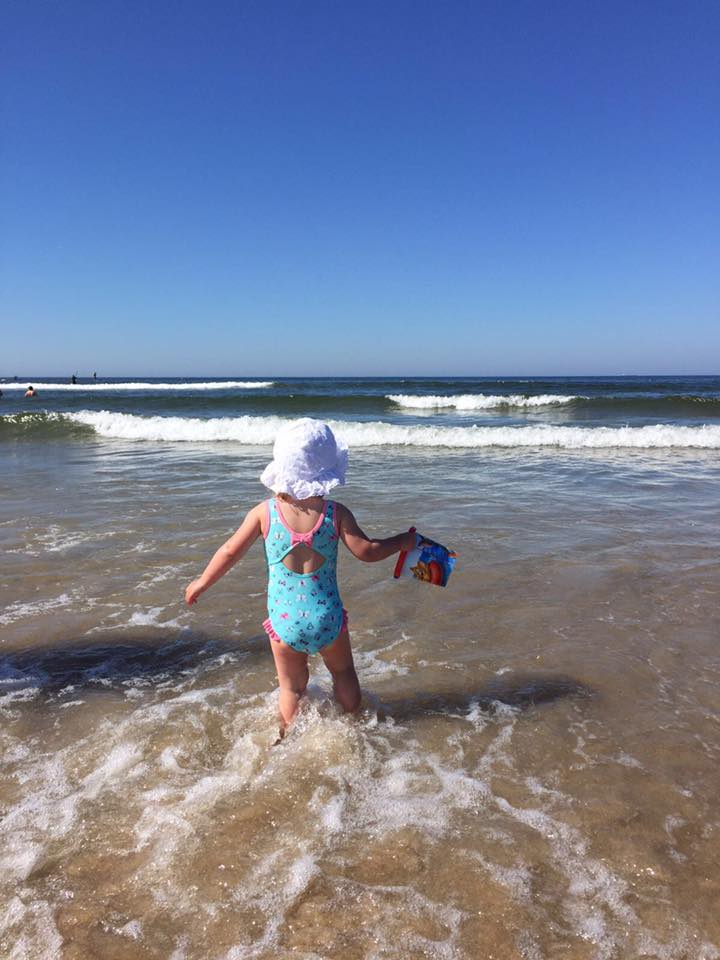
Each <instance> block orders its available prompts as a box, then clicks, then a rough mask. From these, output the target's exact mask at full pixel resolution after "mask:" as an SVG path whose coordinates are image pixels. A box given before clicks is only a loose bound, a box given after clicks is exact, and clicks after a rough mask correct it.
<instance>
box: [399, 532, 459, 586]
mask: <svg viewBox="0 0 720 960" xmlns="http://www.w3.org/2000/svg"><path fill="white" fill-rule="evenodd" d="M410 529H411V530H412V531H413V532H415V528H414V527H411V528H410ZM415 536H416V537H417V542H416V545H415V547H414V548H413V549H412V550H404V551H403V552H402V553H401V554H400V556H399V557H398V560H397V563H396V564H395V573H394V574H393V576H394V577H395V579H396V580H397V579H399V578H401V577H404V578H407V579H410V580H419V581H420V582H421V583H432V584H434V585H435V586H437V587H446V586H447V582H448V580H449V579H450V574H451V573H452V572H453V569H454V567H455V562H456V561H457V554H456V553H455V551H454V550H448V548H447V547H444V546H443V545H442V544H441V543H437V542H436V541H435V540H431V539H430V538H429V537H425V536H423V535H422V534H421V533H417V532H415Z"/></svg>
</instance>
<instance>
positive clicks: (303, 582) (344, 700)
mask: <svg viewBox="0 0 720 960" xmlns="http://www.w3.org/2000/svg"><path fill="white" fill-rule="evenodd" d="M347 463H348V453H347V446H346V445H345V444H344V443H343V442H342V441H340V440H337V439H336V438H335V435H334V434H333V432H332V430H331V429H330V427H329V426H328V425H327V424H326V423H322V422H321V421H320V420H313V419H310V418H309V417H303V418H302V419H300V420H293V421H292V422H291V423H289V424H287V425H286V426H284V427H283V428H282V429H281V430H280V431H279V433H278V435H277V438H276V440H275V446H274V448H273V459H272V461H271V463H269V464H268V466H267V467H266V468H265V470H264V471H263V473H262V475H261V477H260V480H261V481H262V483H263V484H264V485H265V486H266V487H269V489H270V490H272V491H273V492H274V493H275V494H276V496H275V497H273V498H271V499H269V500H264V501H263V502H262V503H259V504H258V505H257V506H255V507H253V508H252V510H250V512H249V513H248V514H247V516H246V517H245V519H244V520H243V522H242V524H241V525H240V527H239V529H238V530H237V532H236V533H234V534H233V535H232V537H230V539H229V540H228V541H227V542H226V543H224V544H223V545H222V546H221V547H220V549H219V550H218V551H217V553H216V554H215V555H214V557H213V558H212V560H211V561H210V563H209V564H208V565H207V567H206V569H205V572H204V573H203V574H202V576H200V577H198V578H197V580H193V582H192V583H191V584H190V585H189V586H188V588H187V590H186V591H185V600H186V601H187V603H189V604H192V603H195V602H196V601H197V599H198V597H199V596H200V595H201V594H202V593H204V592H205V591H206V590H207V589H208V588H209V587H211V586H212V585H213V584H214V583H216V582H217V581H218V580H219V579H220V577H222V576H224V575H225V574H226V573H227V572H228V570H229V569H230V568H231V567H232V566H233V565H234V564H235V563H237V561H238V560H239V559H240V558H241V557H242V556H244V555H245V553H247V551H248V549H249V548H250V546H251V545H252V544H253V543H254V542H255V540H257V538H258V537H262V538H263V541H264V544H265V558H266V561H267V570H268V617H267V620H265V622H264V623H263V627H264V628H265V632H266V633H267V635H268V637H269V638H270V648H271V650H272V652H273V657H274V659H275V667H276V669H277V674H278V681H279V686H280V734H281V736H282V735H283V734H284V732H285V730H286V729H287V727H288V725H289V724H290V723H291V721H292V719H293V717H294V716H295V714H296V712H297V709H298V702H299V700H300V698H301V697H302V695H303V693H304V692H305V688H306V686H307V682H308V655H309V654H311V653H319V654H320V656H321V657H322V658H323V660H324V661H325V665H326V667H327V668H328V670H329V671H330V673H331V675H332V680H333V692H334V694H335V699H336V700H337V702H338V703H339V704H340V705H341V706H342V707H343V709H344V710H345V711H347V712H349V713H352V712H355V711H356V710H357V709H358V707H359V706H360V685H359V684H358V678H357V674H356V673H355V667H354V664H353V657H352V650H351V648H350V635H349V633H348V628H347V611H346V610H345V609H344V607H343V605H342V601H341V600H340V594H339V592H338V586H337V579H336V567H337V550H338V542H339V541H340V540H342V542H343V543H344V544H345V546H346V547H347V548H348V549H349V550H350V552H351V553H352V554H353V556H355V557H357V558H358V560H364V561H365V562H367V563H372V562H374V561H376V560H384V559H385V558H386V557H389V556H391V555H392V554H394V553H398V552H400V551H401V550H411V549H412V548H413V547H414V546H415V540H416V538H415V534H414V533H413V532H411V531H408V532H407V533H399V534H397V535H396V536H394V537H388V538H387V539H385V540H371V539H370V538H369V537H367V536H366V535H365V534H364V533H363V531H362V530H361V529H360V527H359V526H358V524H357V521H356V520H355V517H354V516H353V515H352V513H351V512H350V511H349V510H348V508H347V507H344V506H343V505H342V504H341V503H337V501H334V500H327V499H325V498H326V497H327V495H328V494H329V493H330V491H331V490H333V489H334V488H335V487H337V486H339V485H340V484H343V483H344V482H345V472H346V470H347Z"/></svg>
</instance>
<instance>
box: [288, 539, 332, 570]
mask: <svg viewBox="0 0 720 960" xmlns="http://www.w3.org/2000/svg"><path fill="white" fill-rule="evenodd" d="M288 561H289V562H288ZM324 563H325V557H324V556H323V555H322V554H321V553H318V551H317V550H313V548H312V547H309V546H308V545H307V544H306V543H296V544H295V546H294V547H293V548H292V550H291V551H290V552H289V553H286V554H285V556H284V557H283V558H282V564H283V566H284V567H287V568H288V570H290V572H291V573H315V571H316V570H319V569H320V567H321V566H322V565H323V564H324ZM298 567H299V568H300V569H297V568H298Z"/></svg>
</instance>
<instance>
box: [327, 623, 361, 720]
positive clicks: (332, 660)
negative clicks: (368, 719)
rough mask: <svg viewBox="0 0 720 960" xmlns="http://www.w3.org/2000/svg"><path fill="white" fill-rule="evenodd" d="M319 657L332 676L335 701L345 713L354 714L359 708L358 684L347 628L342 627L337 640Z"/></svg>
mask: <svg viewBox="0 0 720 960" xmlns="http://www.w3.org/2000/svg"><path fill="white" fill-rule="evenodd" d="M320 655H321V657H322V658H323V660H324V661H325V666H326V667H327V668H328V670H329V671H330V673H331V674H332V678H333V692H334V694H335V699H336V700H337V702H338V703H339V704H340V706H341V707H342V708H343V710H345V712H346V713H355V711H356V710H357V709H358V707H359V706H360V684H359V683H358V678H357V674H356V673H355V664H354V663H353V656H352V650H351V649H350V634H349V633H348V630H347V627H343V629H342V630H341V632H340V634H339V636H338V638H337V639H336V640H335V641H334V642H333V643H331V644H330V646H329V647H324V648H323V649H322V650H321V651H320Z"/></svg>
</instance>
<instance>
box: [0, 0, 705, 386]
mask: <svg viewBox="0 0 720 960" xmlns="http://www.w3.org/2000/svg"><path fill="white" fill-rule="evenodd" d="M3 21H4V23H3V30H2V34H3V38H2V39H1V40H0V60H1V61H2V63H3V67H2V72H3V80H2V104H1V106H0V109H1V111H2V113H1V117H0V120H1V122H2V129H3V135H2V144H1V145H0V174H1V178H2V179H1V181H0V182H1V188H2V208H3V215H2V224H1V225H0V230H1V235H0V255H1V261H0V271H1V273H0V310H1V311H2V315H1V322H2V341H1V344H0V375H5V374H10V375H12V374H14V373H18V374H20V375H21V376H25V375H32V374H33V373H34V374H38V373H57V374H66V373H68V372H72V371H77V372H78V373H80V374H81V375H82V374H87V373H89V372H91V371H92V370H98V371H99V372H100V373H101V374H105V375H122V374H131V375H136V374H146V375H153V374H158V375H160V374H166V375H186V374H187V375H195V374H197V375H225V374H232V375H264V374H274V375H302V374H307V375H312V374H318V375H326V374H332V373H337V374H339V375H345V374H353V373H356V374H391V373H398V374H402V373H415V374H423V373H427V374H431V373H441V374H452V373H458V374H478V375H492V374H497V373H506V374H507V373H516V374H533V373H537V374H544V373H548V374H549V373H556V374H563V373H567V374H571V373H589V374H591V373H659V372H667V373H673V372H675V373H691V372H699V373H714V372H718V369H719V368H720V362H719V360H720V309H719V304H720V230H719V228H718V225H719V224H720V177H719V176H718V171H719V170H720V121H719V120H718V117H719V116H720V68H719V66H718V62H719V60H718V56H717V50H718V48H719V47H720V5H718V4H717V3H715V2H714V0H713V2H710V0H708V2H693V0H689V2H686V3H680V2H673V3H670V2H664V0H656V2H633V3H628V2H623V3H616V2H608V3H600V2H595V3H588V2H580V0H578V2H575V3H567V2H563V3H560V2H553V0H549V2H547V3H542V4H540V3H535V2H527V3H519V2H503V3H500V2H496V3H492V4H489V3H480V2H471V3H470V2H469V3H464V2H442V3H441V2H439V0H437V2H433V3H425V2H422V0H420V2H417V0H413V2H407V3H405V2H403V3H400V2H393V0H386V2H382V3H380V2H356V3H339V2H334V3H329V2H314V0H303V2H292V3H291V2H284V0H278V2H267V0H265V2H253V3H243V2H234V3H229V2H228V3H221V2H212V0H211V2H205V3H202V4H201V3H200V2H193V3H188V2H184V0H173V2H167V3H166V2H163V0H153V2H152V3H149V4H148V3H141V2H139V0H137V2H125V3H118V2H113V0H108V2H102V3H97V2H96V0H90V2H85V3H80V2H75V0H64V2H62V3H47V2H42V3H40V2H37V0H19V2H18V0H10V2H6V3H5V5H4V13H3Z"/></svg>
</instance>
